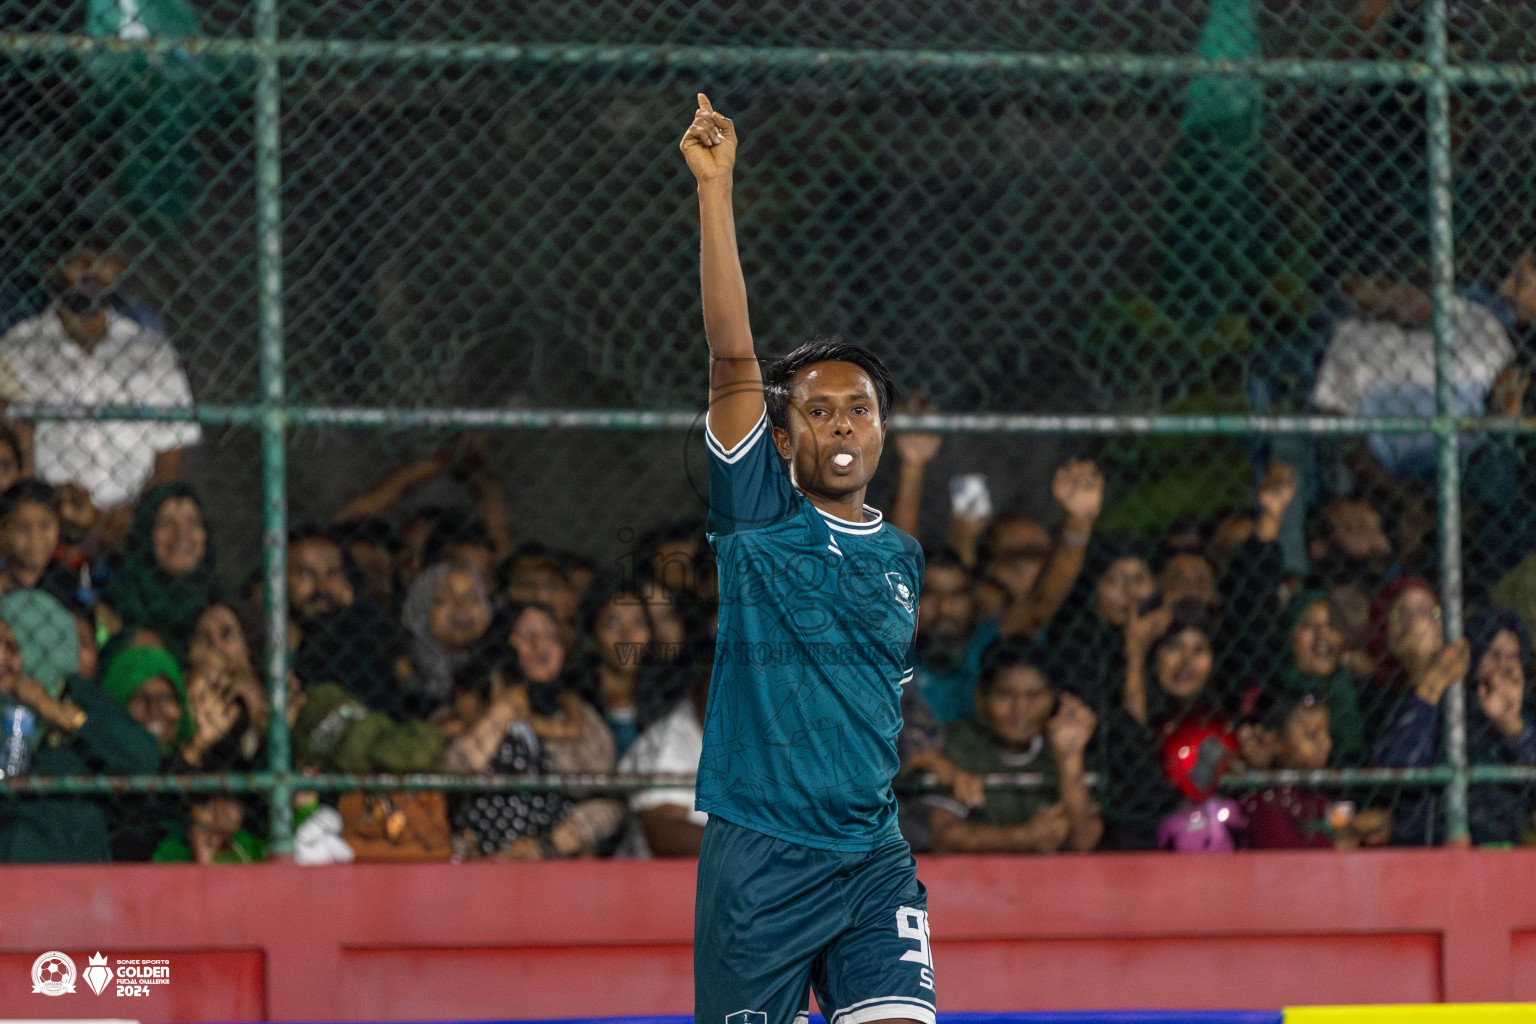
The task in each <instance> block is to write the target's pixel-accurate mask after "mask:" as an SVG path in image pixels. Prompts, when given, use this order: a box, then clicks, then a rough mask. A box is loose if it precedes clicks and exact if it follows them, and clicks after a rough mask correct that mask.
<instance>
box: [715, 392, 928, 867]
mask: <svg viewBox="0 0 1536 1024" xmlns="http://www.w3.org/2000/svg"><path fill="white" fill-rule="evenodd" d="M705 447H706V448H707V449H708V451H709V461H710V514H709V542H710V545H711V546H712V547H713V548H714V549H715V553H716V560H717V562H718V564H719V573H720V624H719V630H718V634H717V639H716V646H715V667H714V675H713V677H712V678H711V680H710V687H709V706H708V710H707V712H706V714H705V721H704V756H703V759H702V760H701V761H700V762H699V777H698V809H699V810H701V811H707V812H708V813H710V814H714V815H719V816H720V817H722V818H724V819H726V820H727V821H731V822H734V823H735V824H737V825H742V826H745V827H746V828H750V829H754V830H756V831H758V832H762V833H765V834H767V835H770V836H775V837H777V838H779V839H783V840H786V841H788V842H792V843H799V844H802V845H805V846H813V847H818V848H821V849H825V850H872V849H874V848H876V847H877V846H879V845H880V844H881V843H883V842H888V841H889V840H890V839H891V837H893V836H895V835H898V834H899V833H898V831H897V828H896V798H895V796H894V794H893V793H892V792H891V780H892V779H893V778H894V777H895V775H896V772H897V770H898V768H899V767H900V761H899V759H898V758H897V755H896V737H897V735H898V734H899V733H900V732H901V711H900V705H901V689H902V686H903V685H905V684H907V683H909V682H911V679H912V665H913V662H912V656H913V651H912V640H913V634H914V632H915V631H916V627H917V597H918V592H919V590H920V589H921V587H922V581H923V555H922V550H921V549H920V548H919V547H918V545H917V542H916V541H914V540H913V539H912V538H911V537H909V536H907V534H905V533H903V532H902V531H901V530H898V529H897V528H896V527H894V526H891V525H890V524H888V523H886V522H884V521H883V520H882V519H881V516H880V513H879V512H878V511H876V510H874V509H872V508H868V507H867V506H866V507H865V510H864V513H865V521H863V522H857V523H855V522H849V521H847V520H844V519H839V518H837V517H835V516H831V515H828V514H827V513H825V512H822V511H820V510H819V509H817V508H816V507H815V506H814V505H812V504H811V502H810V500H809V499H808V498H806V496H805V495H804V494H801V493H800V492H799V491H798V490H796V489H795V487H794V485H793V484H791V483H790V479H789V473H788V470H787V468H786V466H785V465H784V462H783V460H781V459H780V458H779V455H778V452H777V451H776V450H775V448H774V446H773V442H772V438H771V437H770V436H769V427H768V420H767V416H766V414H765V415H764V417H763V418H762V419H761V420H759V421H758V423H757V426H755V427H754V428H753V429H752V430H751V432H749V433H748V434H747V436H746V437H744V438H743V439H742V440H741V441H739V442H738V443H737V444H736V446H735V447H733V448H730V449H726V448H725V447H724V446H722V445H721V444H720V443H719V442H718V441H717V440H715V438H714V436H713V435H712V434H710V433H709V432H708V431H707V430H706V431H705Z"/></svg>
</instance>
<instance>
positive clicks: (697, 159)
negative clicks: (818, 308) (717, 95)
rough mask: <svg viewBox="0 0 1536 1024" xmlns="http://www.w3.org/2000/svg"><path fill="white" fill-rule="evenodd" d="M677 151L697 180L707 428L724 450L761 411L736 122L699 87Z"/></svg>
mask: <svg viewBox="0 0 1536 1024" xmlns="http://www.w3.org/2000/svg"><path fill="white" fill-rule="evenodd" d="M681 148H682V151H683V157H684V159H686V160H687V161H688V169H689V170H690V171H692V172H693V176H694V178H695V179H696V180H697V181H698V184H699V235H700V252H699V285H700V290H701V291H702V292H703V296H704V334H705V337H706V338H708V340H709V418H708V423H709V430H710V433H712V434H714V435H715V440H717V441H719V442H720V444H721V445H722V446H724V447H725V448H727V449H730V448H733V447H735V446H736V443H737V442H738V441H740V440H741V439H742V438H744V437H746V436H747V433H748V432H749V431H750V430H751V429H752V428H753V427H755V426H756V425H757V421H758V420H759V419H761V418H762V415H763V372H762V368H761V367H760V366H758V363H757V354H756V353H755V352H754V351H753V348H752V324H751V322H750V321H749V320H748V317H747V284H746V280H745V279H744V278H743V277H742V274H741V257H740V255H738V253H737V251H736V215H735V211H734V210H733V209H732V208H731V174H732V171H733V170H734V169H735V166H736V128H735V126H734V125H732V124H731V122H730V119H729V118H726V117H723V116H721V115H720V114H717V113H715V110H714V108H713V107H711V106H710V104H709V97H708V96H705V95H704V94H703V93H699V109H698V112H697V113H695V114H694V118H693V124H691V125H689V126H688V131H687V132H686V133H685V134H684V135H683V141H682V143H681Z"/></svg>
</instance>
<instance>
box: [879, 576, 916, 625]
mask: <svg viewBox="0 0 1536 1024" xmlns="http://www.w3.org/2000/svg"><path fill="white" fill-rule="evenodd" d="M885 582H886V584H887V585H888V586H889V587H890V588H891V596H892V597H894V598H895V599H896V603H897V604H899V605H901V606H902V607H903V608H905V609H906V610H907V614H909V615H910V614H911V613H912V609H913V608H914V607H915V606H916V605H917V594H915V593H914V592H913V591H912V587H911V585H910V584H909V583H907V578H906V577H905V576H903V575H902V574H901V573H899V572H888V573H886V574H885Z"/></svg>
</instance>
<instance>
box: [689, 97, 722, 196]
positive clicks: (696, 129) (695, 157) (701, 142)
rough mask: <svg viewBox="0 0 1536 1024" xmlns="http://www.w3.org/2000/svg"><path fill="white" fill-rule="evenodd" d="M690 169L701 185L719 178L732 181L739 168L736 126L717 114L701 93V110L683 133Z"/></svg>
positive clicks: (707, 98)
mask: <svg viewBox="0 0 1536 1024" xmlns="http://www.w3.org/2000/svg"><path fill="white" fill-rule="evenodd" d="M679 145H680V148H681V149H682V151H683V159H685V160H687V161H688V169H689V170H690V171H692V172H693V176H694V177H695V178H696V179H698V181H699V182H700V183H701V184H702V183H703V182H706V181H711V180H714V179H718V178H725V179H726V180H727V181H729V180H730V176H731V171H732V170H733V169H734V168H735V166H736V126H735V125H733V124H732V123H731V119H730V118H728V117H725V116H723V115H721V114H717V113H715V108H714V107H712V106H710V105H709V97H708V96H705V95H704V94H703V93H699V109H698V110H697V111H696V112H695V113H694V115H693V124H691V125H689V126H688V130H687V131H686V132H684V133H683V141H682V142H681V143H680V144H679Z"/></svg>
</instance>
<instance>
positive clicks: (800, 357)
mask: <svg viewBox="0 0 1536 1024" xmlns="http://www.w3.org/2000/svg"><path fill="white" fill-rule="evenodd" d="M813 363H852V364H854V365H855V366H857V367H858V368H859V369H861V370H863V371H864V372H865V373H867V374H869V379H870V382H871V383H873V384H874V386H875V400H876V402H877V404H878V405H879V406H880V422H881V423H884V422H885V420H886V417H887V416H888V415H890V411H891V406H892V405H894V404H895V403H896V394H897V388H896V378H895V377H894V376H892V375H891V371H890V368H889V367H887V366H886V365H885V362H884V361H883V360H881V358H880V357H879V356H877V355H875V353H874V352H872V351H870V350H869V349H867V348H865V347H864V346H863V345H855V344H852V343H851V342H846V341H840V340H837V339H827V340H825V341H823V340H817V341H808V342H806V343H805V344H804V345H801V346H800V347H799V348H797V349H795V350H794V351H793V352H791V353H789V354H788V355H786V356H780V357H779V358H778V359H775V360H774V361H773V362H771V363H769V364H768V370H767V372H766V373H765V374H764V375H763V402H764V403H765V404H766V405H767V406H768V421H769V422H770V423H772V424H773V425H774V426H776V427H778V428H779V429H780V430H786V429H788V427H789V420H788V409H789V391H790V380H791V379H792V378H793V377H794V376H795V374H796V373H799V372H800V371H801V370H803V369H805V368H806V367H807V366H810V365H811V364H813Z"/></svg>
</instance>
